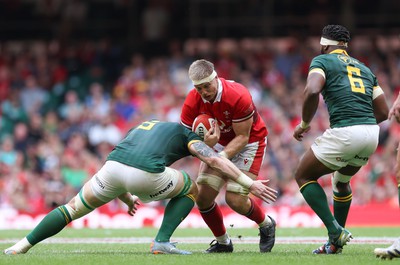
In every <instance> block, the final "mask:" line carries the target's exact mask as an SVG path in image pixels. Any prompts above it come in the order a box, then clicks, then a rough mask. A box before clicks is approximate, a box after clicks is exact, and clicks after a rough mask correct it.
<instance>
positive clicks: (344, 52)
mask: <svg viewBox="0 0 400 265" xmlns="http://www.w3.org/2000/svg"><path fill="white" fill-rule="evenodd" d="M332 53H338V54H340V53H343V54H345V55H347V56H349V55H348V54H347V52H346V51H345V50H343V49H336V50H333V51H331V52H330V53H329V54H332Z"/></svg>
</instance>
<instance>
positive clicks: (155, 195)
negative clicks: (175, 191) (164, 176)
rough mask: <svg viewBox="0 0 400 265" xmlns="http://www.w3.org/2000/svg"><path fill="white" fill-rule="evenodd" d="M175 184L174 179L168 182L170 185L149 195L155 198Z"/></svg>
mask: <svg viewBox="0 0 400 265" xmlns="http://www.w3.org/2000/svg"><path fill="white" fill-rule="evenodd" d="M173 185H174V184H173V183H172V181H171V182H170V183H168V185H167V186H166V187H165V188H163V189H162V190H159V191H157V192H156V193H154V194H150V195H149V196H150V198H154V197H157V196H159V195H161V194H163V193H164V192H166V191H167V190H169V189H170V188H171V187H172V186H173Z"/></svg>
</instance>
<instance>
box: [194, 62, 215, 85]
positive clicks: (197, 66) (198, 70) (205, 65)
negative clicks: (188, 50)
mask: <svg viewBox="0 0 400 265" xmlns="http://www.w3.org/2000/svg"><path fill="white" fill-rule="evenodd" d="M213 71H214V64H213V63H212V62H209V61H207V60H204V59H200V60H197V61H194V62H193V63H192V64H191V65H190V67H189V71H188V75H189V78H190V79H191V80H201V79H204V78H206V77H208V76H210V75H211V74H212V72H213Z"/></svg>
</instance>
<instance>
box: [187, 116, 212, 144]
mask: <svg viewBox="0 0 400 265" xmlns="http://www.w3.org/2000/svg"><path fill="white" fill-rule="evenodd" d="M214 123H215V119H214V118H213V117H212V116H210V115H208V114H200V115H199V116H197V117H196V119H194V122H193V125H192V131H194V132H195V133H196V134H197V135H198V136H200V137H201V138H202V139H204V136H205V135H206V134H207V132H208V131H209V130H210V129H211V127H212V126H213V125H214Z"/></svg>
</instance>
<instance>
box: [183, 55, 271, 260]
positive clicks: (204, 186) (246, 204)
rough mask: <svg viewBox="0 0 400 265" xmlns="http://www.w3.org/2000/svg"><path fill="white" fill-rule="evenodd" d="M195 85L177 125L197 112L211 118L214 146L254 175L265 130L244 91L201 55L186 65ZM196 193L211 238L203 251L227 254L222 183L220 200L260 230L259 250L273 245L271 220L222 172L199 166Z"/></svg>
mask: <svg viewBox="0 0 400 265" xmlns="http://www.w3.org/2000/svg"><path fill="white" fill-rule="evenodd" d="M188 74H189V78H190V79H191V80H192V82H193V85H194V89H192V90H191V91H190V92H189V94H188V95H187V97H186V99H185V102H184V105H183V107H182V112H181V123H182V124H183V125H184V126H185V127H187V128H189V129H190V128H192V124H193V121H194V119H195V118H196V117H197V116H198V115H199V114H203V113H205V114H209V115H211V116H213V117H214V118H215V119H216V121H217V123H218V125H219V127H220V130H221V134H220V138H219V141H218V143H217V144H216V145H215V146H214V149H215V150H216V151H218V152H219V153H220V154H221V155H223V156H225V157H226V158H228V159H230V160H231V161H232V162H233V163H234V164H235V165H236V166H237V167H238V168H239V169H240V170H242V171H243V172H244V173H245V174H246V175H248V176H249V177H251V178H252V179H256V178H257V176H258V174H259V171H260V167H261V164H262V161H263V157H264V153H265V148H266V140H267V134H268V131H267V128H266V126H265V123H264V121H263V120H262V118H261V116H260V115H259V113H258V112H257V109H256V106H255V105H254V103H253V100H252V97H251V95H250V93H249V91H248V89H247V88H246V87H245V86H243V85H242V84H240V83H236V82H234V81H230V80H225V79H223V78H219V77H218V75H217V73H216V71H215V70H214V64H213V63H211V62H209V61H207V60H204V59H201V60H197V61H195V62H193V63H192V64H191V66H190V67H189V72H188ZM197 184H198V186H199V194H198V197H197V199H196V204H197V206H198V209H199V211H200V213H201V216H202V217H203V219H204V221H205V222H206V224H207V225H208V227H209V228H210V229H211V231H212V232H213V234H214V236H215V240H213V242H211V244H210V245H211V246H210V247H209V248H208V249H207V250H206V252H207V253H219V252H232V251H233V245H232V241H231V239H230V237H229V235H228V234H227V232H226V228H225V226H224V222H223V216H222V213H221V210H220V208H219V206H218V204H217V203H216V202H215V198H216V197H217V196H218V194H219V192H220V190H221V188H222V187H223V186H224V185H225V184H226V193H225V201H226V203H227V204H228V205H229V207H230V208H232V209H233V210H234V211H235V212H237V213H239V214H242V215H244V216H246V217H247V218H249V219H251V220H253V221H254V222H255V223H257V225H258V226H259V230H260V252H270V251H271V249H272V247H273V246H274V243H275V227H276V223H275V220H274V219H272V218H271V217H270V216H268V215H266V214H265V213H264V211H263V209H262V208H261V207H260V206H259V205H258V204H257V203H256V202H255V201H254V200H253V199H252V198H250V197H249V196H248V195H249V190H248V189H246V188H245V187H243V186H241V185H238V184H237V183H234V182H233V181H231V180H229V179H228V178H227V177H226V176H224V175H223V174H221V173H218V172H216V171H215V170H213V169H211V168H210V167H209V166H207V165H206V164H205V163H202V164H201V165H200V169H199V176H198V178H197Z"/></svg>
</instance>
